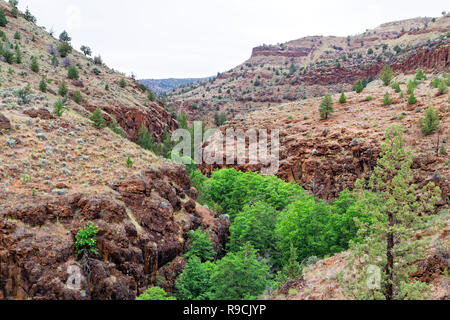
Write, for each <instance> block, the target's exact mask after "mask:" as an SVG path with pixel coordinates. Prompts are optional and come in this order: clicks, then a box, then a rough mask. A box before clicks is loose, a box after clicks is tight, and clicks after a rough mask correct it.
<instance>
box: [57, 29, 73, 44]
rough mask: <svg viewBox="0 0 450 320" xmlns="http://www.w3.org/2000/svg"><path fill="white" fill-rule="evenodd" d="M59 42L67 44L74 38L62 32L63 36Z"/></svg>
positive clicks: (61, 35)
mask: <svg viewBox="0 0 450 320" xmlns="http://www.w3.org/2000/svg"><path fill="white" fill-rule="evenodd" d="M59 40H60V41H61V42H67V43H69V42H70V41H72V38H71V37H70V36H69V34H68V33H67V31H66V30H64V31H63V32H61V34H60V35H59Z"/></svg>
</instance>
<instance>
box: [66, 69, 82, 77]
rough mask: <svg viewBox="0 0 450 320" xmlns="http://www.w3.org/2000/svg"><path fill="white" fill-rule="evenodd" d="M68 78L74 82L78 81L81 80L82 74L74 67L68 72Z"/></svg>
mask: <svg viewBox="0 0 450 320" xmlns="http://www.w3.org/2000/svg"><path fill="white" fill-rule="evenodd" d="M67 77H68V78H69V79H72V80H78V79H79V78H80V73H79V72H78V69H77V68H76V67H75V66H72V67H70V68H69V70H67Z"/></svg>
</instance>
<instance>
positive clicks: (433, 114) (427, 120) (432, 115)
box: [419, 107, 440, 136]
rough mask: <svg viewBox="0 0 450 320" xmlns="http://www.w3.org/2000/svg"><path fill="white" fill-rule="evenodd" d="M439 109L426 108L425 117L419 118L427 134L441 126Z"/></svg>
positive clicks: (421, 126) (423, 131)
mask: <svg viewBox="0 0 450 320" xmlns="http://www.w3.org/2000/svg"><path fill="white" fill-rule="evenodd" d="M439 122H440V121H439V111H438V110H437V109H434V108H431V107H430V108H428V109H427V110H425V117H424V118H423V119H420V120H419V127H420V129H421V130H422V133H423V134H424V135H426V136H428V135H431V134H433V133H435V132H436V130H437V129H438V128H439Z"/></svg>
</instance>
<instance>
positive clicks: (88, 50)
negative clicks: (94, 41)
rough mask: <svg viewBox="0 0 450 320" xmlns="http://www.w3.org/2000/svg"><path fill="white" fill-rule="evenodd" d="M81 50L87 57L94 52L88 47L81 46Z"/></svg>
mask: <svg viewBox="0 0 450 320" xmlns="http://www.w3.org/2000/svg"><path fill="white" fill-rule="evenodd" d="M80 50H81V52H83V53H84V55H85V56H90V55H91V54H92V50H91V48H89V47H88V46H81V48H80Z"/></svg>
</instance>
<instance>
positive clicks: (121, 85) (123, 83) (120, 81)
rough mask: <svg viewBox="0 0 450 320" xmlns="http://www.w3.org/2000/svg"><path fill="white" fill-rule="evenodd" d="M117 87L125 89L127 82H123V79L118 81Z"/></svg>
mask: <svg viewBox="0 0 450 320" xmlns="http://www.w3.org/2000/svg"><path fill="white" fill-rule="evenodd" d="M119 86H120V87H121V88H125V87H126V86H127V82H126V81H125V79H124V78H122V79H120V80H119Z"/></svg>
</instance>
